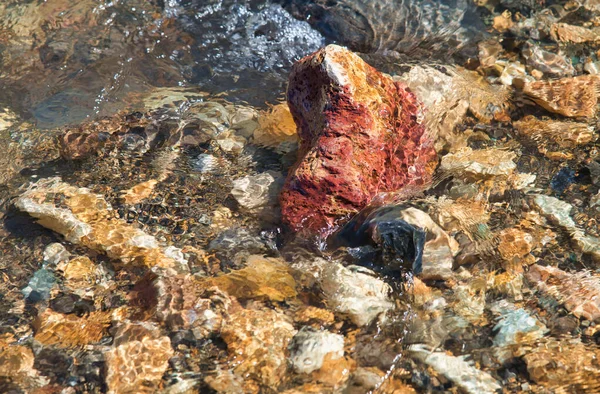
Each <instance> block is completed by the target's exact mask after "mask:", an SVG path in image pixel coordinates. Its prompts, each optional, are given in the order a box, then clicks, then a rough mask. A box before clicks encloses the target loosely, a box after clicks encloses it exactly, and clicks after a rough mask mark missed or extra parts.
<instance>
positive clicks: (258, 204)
mask: <svg viewBox="0 0 600 394" xmlns="http://www.w3.org/2000/svg"><path fill="white" fill-rule="evenodd" d="M282 184H283V177H282V175H281V173H278V172H275V171H267V172H263V173H261V174H258V175H248V176H245V177H243V178H239V179H236V180H234V181H233V189H232V190H231V195H232V196H233V197H234V198H235V199H236V201H237V202H238V203H239V204H240V205H241V206H242V207H243V208H246V209H248V210H251V211H255V210H257V209H259V208H265V207H268V208H271V209H272V207H273V206H275V205H277V196H278V195H279V191H280V190H281V186H282Z"/></svg>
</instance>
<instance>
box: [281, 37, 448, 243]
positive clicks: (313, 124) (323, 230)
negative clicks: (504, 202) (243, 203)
mask: <svg viewBox="0 0 600 394" xmlns="http://www.w3.org/2000/svg"><path fill="white" fill-rule="evenodd" d="M287 96H288V97H287V98H288V104H289V106H290V110H291V112H292V115H293V117H294V121H295V122H296V125H297V127H298V134H299V136H300V151H299V158H298V161H297V163H296V164H295V165H294V167H293V168H292V169H291V171H290V174H289V176H288V179H287V181H286V184H285V186H284V188H283V191H282V193H281V208H282V214H283V220H284V223H286V224H287V225H289V226H290V227H291V229H292V230H294V231H299V230H302V229H306V230H307V231H309V232H311V233H315V232H316V233H318V234H322V235H327V234H328V233H330V232H331V231H332V230H334V229H335V227H336V224H337V222H338V221H339V220H340V219H342V220H343V219H345V218H347V217H349V216H350V215H352V214H355V213H356V212H358V211H359V210H360V209H361V208H363V207H364V206H366V205H367V204H368V203H369V202H370V201H371V200H372V199H373V197H374V196H375V195H377V194H378V193H380V192H392V191H399V190H401V189H403V188H406V187H407V186H414V187H419V186H423V185H425V184H426V183H428V181H429V180H430V176H431V173H432V170H433V167H434V166H435V163H434V161H435V159H436V154H435V151H434V149H433V143H432V141H431V139H430V138H429V137H428V136H427V134H426V133H425V127H424V125H423V124H422V118H423V109H422V107H421V104H420V102H419V101H418V100H417V98H416V96H415V95H414V94H413V93H412V92H410V91H409V90H408V88H407V87H406V86H405V85H404V84H403V83H400V82H394V81H393V80H392V79H391V78H390V77H389V76H388V75H385V74H382V73H380V72H378V71H377V70H375V69H374V68H373V67H371V66H369V65H368V64H367V63H365V62H364V61H363V60H362V59H361V58H360V57H358V56H357V55H355V54H354V53H352V52H350V51H349V50H347V49H345V48H342V47H339V46H337V45H329V46H327V47H325V48H322V49H320V50H319V51H317V52H315V53H313V54H312V55H309V56H307V57H305V58H303V59H301V60H299V61H298V62H297V63H296V64H295V65H294V68H293V70H292V73H291V75H290V79H289V86H288V92H287Z"/></svg>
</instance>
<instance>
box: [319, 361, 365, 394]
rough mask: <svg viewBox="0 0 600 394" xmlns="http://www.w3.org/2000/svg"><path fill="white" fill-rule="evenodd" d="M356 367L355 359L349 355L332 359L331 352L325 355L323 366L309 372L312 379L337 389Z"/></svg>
mask: <svg viewBox="0 0 600 394" xmlns="http://www.w3.org/2000/svg"><path fill="white" fill-rule="evenodd" d="M355 369H356V361H354V360H352V359H351V358H349V357H342V358H336V359H332V357H331V354H327V355H326V356H325V360H324V361H323V366H322V367H321V368H320V369H319V370H318V371H314V372H313V373H312V374H311V378H312V380H314V381H316V382H319V383H321V384H324V385H326V386H330V387H333V389H334V390H335V389H339V388H340V387H343V386H344V384H345V383H346V382H347V381H348V379H349V378H350V375H351V374H352V372H353V371H354V370H355Z"/></svg>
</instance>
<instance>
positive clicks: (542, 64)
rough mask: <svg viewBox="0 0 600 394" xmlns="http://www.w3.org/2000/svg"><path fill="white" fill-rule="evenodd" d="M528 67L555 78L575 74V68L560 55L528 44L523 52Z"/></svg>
mask: <svg viewBox="0 0 600 394" xmlns="http://www.w3.org/2000/svg"><path fill="white" fill-rule="evenodd" d="M521 53H522V55H523V57H524V58H525V60H526V61H527V65H528V66H529V67H532V68H534V69H536V70H539V71H541V72H543V73H544V74H549V75H553V76H560V77H562V76H567V75H573V74H575V68H573V65H571V63H570V62H569V61H567V60H566V59H565V58H564V56H562V55H561V54H560V53H553V52H549V51H546V50H544V49H542V48H540V47H539V46H537V45H534V44H532V43H531V42H527V43H526V44H525V46H524V47H523V50H522V51H521Z"/></svg>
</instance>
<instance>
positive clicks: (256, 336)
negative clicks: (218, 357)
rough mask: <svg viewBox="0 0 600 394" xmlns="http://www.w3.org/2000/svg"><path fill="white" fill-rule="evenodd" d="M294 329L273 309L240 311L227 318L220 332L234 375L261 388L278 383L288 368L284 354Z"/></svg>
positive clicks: (294, 331)
mask: <svg viewBox="0 0 600 394" xmlns="http://www.w3.org/2000/svg"><path fill="white" fill-rule="evenodd" d="M295 334H296V330H295V329H294V327H293V326H292V325H291V324H290V322H289V321H288V319H287V317H286V316H285V315H283V314H281V313H279V312H276V311H274V310H270V309H265V310H254V309H241V310H240V311H238V312H235V313H232V314H230V315H229V318H228V320H227V322H226V323H225V324H224V325H223V327H222V329H221V337H222V338H223V340H224V341H225V343H226V344H227V351H228V353H229V355H230V357H231V361H232V362H233V363H234V365H236V367H235V368H234V374H235V375H236V376H238V377H240V378H243V379H244V382H245V384H247V383H248V382H247V381H251V382H255V384H257V385H259V386H261V387H269V388H274V387H277V386H278V385H279V383H281V379H282V377H283V374H284V372H285V370H286V367H287V357H286V351H287V348H288V346H289V343H290V341H291V340H292V338H293V336H294V335H295Z"/></svg>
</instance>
